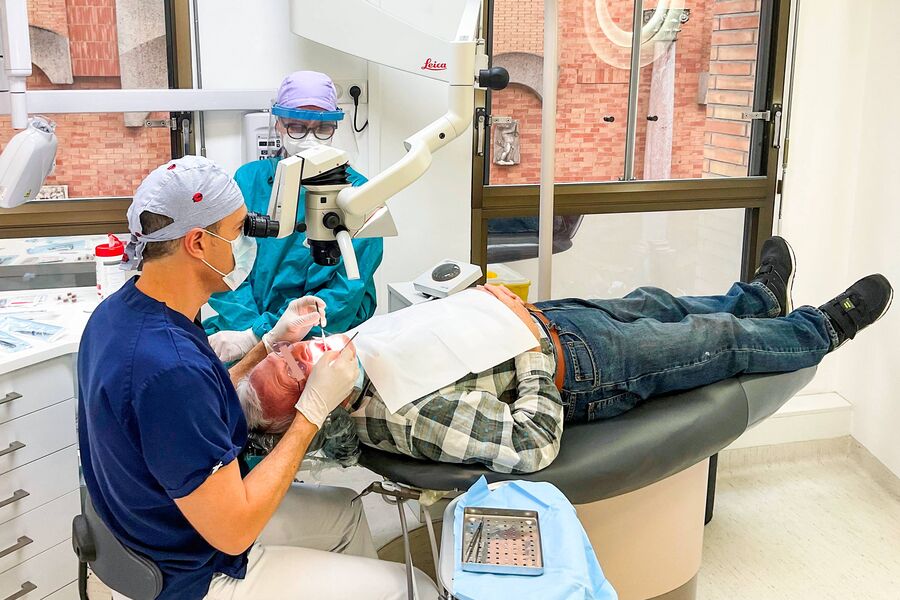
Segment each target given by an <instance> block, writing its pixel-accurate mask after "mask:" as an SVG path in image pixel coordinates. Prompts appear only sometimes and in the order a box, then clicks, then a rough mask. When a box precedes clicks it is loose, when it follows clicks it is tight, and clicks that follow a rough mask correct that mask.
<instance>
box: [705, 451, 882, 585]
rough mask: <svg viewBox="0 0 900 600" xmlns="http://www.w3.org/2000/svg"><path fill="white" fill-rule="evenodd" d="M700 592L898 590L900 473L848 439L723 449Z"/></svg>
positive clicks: (707, 534) (707, 532)
mask: <svg viewBox="0 0 900 600" xmlns="http://www.w3.org/2000/svg"><path fill="white" fill-rule="evenodd" d="M699 587H700V594H699V599H700V600H745V599H746V600H751V599H752V600H769V599H772V600H794V599H797V600H831V599H835V600H837V599H841V600H850V599H852V600H856V599H860V600H863V599H864V600H896V599H898V598H900V480H898V479H897V478H896V477H894V476H893V475H891V474H890V472H888V471H887V469H885V468H884V466H883V465H881V464H880V463H878V462H877V461H876V460H875V459H874V458H872V456H871V455H870V454H869V453H868V452H866V451H865V450H864V449H863V448H861V447H859V446H858V445H857V444H856V443H855V442H854V441H853V440H852V439H850V438H843V439H840V440H835V441H832V442H828V443H822V442H814V443H806V444H791V445H785V446H773V447H768V448H750V449H746V450H738V451H735V452H734V453H732V454H730V455H727V456H725V455H723V457H722V460H721V462H720V471H719V483H718V494H717V499H716V513H715V518H714V519H713V521H712V523H710V524H709V525H708V526H707V527H706V534H705V544H704V556H703V567H702V569H701V571H700V586H699Z"/></svg>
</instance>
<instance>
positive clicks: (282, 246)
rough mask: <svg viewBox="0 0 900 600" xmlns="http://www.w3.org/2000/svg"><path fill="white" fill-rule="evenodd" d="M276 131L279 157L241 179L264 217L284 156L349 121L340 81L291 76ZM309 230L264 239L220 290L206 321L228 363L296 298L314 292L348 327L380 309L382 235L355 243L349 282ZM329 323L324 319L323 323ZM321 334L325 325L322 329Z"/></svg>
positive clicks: (355, 180)
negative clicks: (251, 263) (236, 279)
mask: <svg viewBox="0 0 900 600" xmlns="http://www.w3.org/2000/svg"><path fill="white" fill-rule="evenodd" d="M272 114H273V116H275V117H276V119H277V120H276V124H275V129H276V131H277V132H278V134H279V135H280V137H281V140H282V151H281V154H280V156H278V157H275V158H268V159H263V160H257V161H253V162H250V163H247V164H245V165H244V166H242V167H241V168H240V169H238V170H237V173H236V174H235V180H236V181H237V183H238V186H240V188H241V192H243V194H244V200H245V202H246V204H247V208H248V209H249V210H251V211H253V212H256V213H261V214H265V213H266V212H267V211H268V208H269V197H270V196H271V194H272V184H273V181H274V177H275V168H276V166H277V164H278V161H280V160H281V159H282V158H284V157H285V156H293V155H295V154H297V153H299V152H302V151H303V150H306V149H308V148H311V147H312V146H315V145H317V144H325V145H330V144H331V143H332V141H333V139H334V134H335V132H336V131H337V128H338V126H339V123H340V122H341V121H342V120H343V118H344V113H343V111H340V110H338V106H337V96H336V92H335V87H334V83H333V82H332V81H331V78H330V77H328V76H327V75H325V74H324V73H317V72H315V71H297V72H296V73H292V74H290V75H288V76H287V77H285V79H284V81H282V83H281V87H280V88H279V89H278V97H277V100H276V103H275V105H274V106H273V107H272ZM348 171H349V174H350V182H351V184H352V185H354V186H360V185H362V184H363V183H365V182H366V178H365V177H363V176H362V175H360V174H359V173H357V172H356V171H354V170H352V169H348ZM300 194H301V198H300V211H299V213H300V214H301V215H303V214H305V211H304V207H305V198H304V196H305V190H301V192H300ZM305 240H306V236H305V235H304V234H300V233H297V234H294V235H291V236H288V237H286V238H281V239H277V238H264V239H260V240H259V241H258V254H257V259H256V265H255V267H254V269H253V271H251V272H250V276H249V277H248V278H247V281H245V282H244V283H243V284H241V286H240V287H238V288H237V289H236V290H233V291H230V292H225V293H221V294H214V295H213V297H212V298H211V299H210V301H209V304H210V306H211V307H212V308H213V309H214V310H215V311H216V312H217V313H218V315H217V316H214V317H211V318H208V319H206V320H205V321H204V323H203V326H204V327H205V328H206V332H207V333H208V334H210V344H211V345H212V347H213V350H215V352H216V354H217V355H218V356H219V358H221V359H222V360H223V361H225V362H232V361H235V360H238V359H239V358H241V357H242V356H244V354H246V353H247V352H248V351H249V350H250V349H251V348H252V347H253V346H254V345H255V344H256V343H257V342H259V340H260V339H261V338H262V336H263V335H264V334H265V333H266V332H267V331H269V330H270V329H271V328H272V326H273V325H274V324H275V323H276V322H277V321H278V319H279V318H280V317H281V315H282V314H283V313H284V310H285V309H286V308H287V306H288V304H289V303H290V302H291V300H293V299H294V298H299V297H300V296H305V295H315V296H317V297H319V298H321V299H322V300H323V301H324V302H325V305H326V306H327V308H328V321H327V326H328V328H329V329H330V330H332V331H346V330H348V329H350V328H352V327H354V326H356V325H358V324H360V323H362V322H363V321H365V320H366V319H368V318H369V317H371V316H372V315H373V314H374V313H375V302H376V300H375V283H374V280H373V276H374V274H375V270H376V269H377V268H378V265H380V264H381V258H382V253H383V252H382V248H383V244H382V240H381V238H372V239H361V240H354V241H353V247H354V249H355V250H356V257H357V261H358V262H359V274H360V278H359V279H358V280H349V279H347V274H346V271H345V269H344V263H343V260H342V261H341V262H339V263H338V264H337V265H335V266H333V267H325V266H321V265H317V264H316V263H315V262H313V260H312V256H311V254H310V251H309V249H308V248H307V247H306V246H304V245H303V242H304V241H305ZM322 326H323V327H325V324H324V323H323V324H322ZM316 332H318V330H317V331H316Z"/></svg>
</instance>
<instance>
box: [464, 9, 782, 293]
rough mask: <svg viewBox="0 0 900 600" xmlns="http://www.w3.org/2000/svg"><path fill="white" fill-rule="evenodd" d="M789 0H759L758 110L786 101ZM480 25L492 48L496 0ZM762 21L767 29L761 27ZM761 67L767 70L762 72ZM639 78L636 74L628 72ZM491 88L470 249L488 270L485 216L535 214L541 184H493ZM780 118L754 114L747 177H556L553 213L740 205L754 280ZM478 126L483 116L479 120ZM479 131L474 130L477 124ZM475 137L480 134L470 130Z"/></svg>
mask: <svg viewBox="0 0 900 600" xmlns="http://www.w3.org/2000/svg"><path fill="white" fill-rule="evenodd" d="M790 5H791V3H790V1H789V0H762V4H761V7H760V36H759V49H758V55H757V65H758V67H757V85H756V90H755V93H754V100H753V109H754V110H773V108H774V107H775V106H776V105H784V97H783V96H784V92H785V67H786V61H787V49H788V40H789V21H790V8H791V7H790ZM485 6H486V10H485V11H484V14H483V23H482V26H483V28H484V31H485V32H486V35H485V40H486V47H487V48H488V52H489V53H491V51H492V48H493V32H492V22H491V17H492V15H493V11H494V2H493V0H486V2H485ZM764 27H765V30H764ZM763 67H764V68H765V73H763ZM631 79H632V82H633V83H632V85H636V81H637V78H631ZM490 102H491V98H490V91H479V92H478V93H477V94H476V108H480V109H481V111H476V114H480V115H481V116H482V117H483V118H484V122H485V123H487V124H486V125H485V126H484V128H485V130H484V135H483V136H482V137H483V139H484V144H485V145H484V153H483V155H479V150H480V149H479V148H477V147H473V152H472V221H471V222H472V232H471V257H470V260H471V262H472V263H474V264H478V265H480V266H481V268H482V270H483V271H485V272H486V271H487V243H488V221H489V220H490V219H494V218H501V217H521V216H526V217H529V216H537V215H538V197H539V190H540V186H539V185H537V184H527V185H490V184H489V183H488V182H487V177H488V173H489V169H490V167H489V164H490V152H489V151H488V150H489V149H490V148H491V139H490V135H491V128H490V125H489V123H490ZM776 125H777V124H776V122H775V120H774V119H772V120H770V121H761V120H755V121H753V125H752V128H751V148H752V150H753V151H752V152H751V161H750V168H751V169H753V170H751V171H750V172H751V173H752V172H754V171H756V172H757V173H758V174H756V175H750V176H748V177H734V178H710V179H671V180H660V181H636V180H635V181H621V182H619V181H611V182H599V183H558V184H556V185H555V186H554V214H556V215H588V214H618V213H630V212H648V213H649V212H662V211H676V210H712V209H726V208H743V209H745V211H746V217H745V221H744V244H743V256H742V264H741V273H742V277H743V278H744V279H745V280H749V279H750V278H751V277H752V275H753V272H754V270H755V268H756V265H757V264H758V258H759V252H760V248H761V246H762V242H763V241H765V240H766V239H767V238H768V237H769V236H770V235H771V233H772V230H773V226H774V221H775V200H776V188H777V179H778V177H779V165H778V158H779V157H778V154H779V153H778V149H777V148H775V147H773V145H772V141H773V139H774V137H775V136H779V135H780V132H778V131H776V130H775V127H776ZM475 126H476V128H477V127H478V126H479V122H478V121H477V120H476V123H475ZM476 133H477V132H476ZM473 137H474V138H475V140H476V142H475V143H476V144H477V140H478V138H479V136H478V135H475V136H473Z"/></svg>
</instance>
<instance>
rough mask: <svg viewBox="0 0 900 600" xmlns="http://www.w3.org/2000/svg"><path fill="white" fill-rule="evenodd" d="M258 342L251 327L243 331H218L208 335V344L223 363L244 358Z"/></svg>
mask: <svg viewBox="0 0 900 600" xmlns="http://www.w3.org/2000/svg"><path fill="white" fill-rule="evenodd" d="M258 343H259V338H258V337H256V334H255V333H253V330H252V329H247V330H244V331H218V332H216V333H214V334H212V335H211V336H209V345H210V346H212V349H213V352H215V353H216V356H218V357H219V360H221V361H222V362H224V363H230V362H234V361H236V360H240V359H242V358H244V355H245V354H247V353H248V352H250V351H251V350H252V349H253V346H255V345H257V344H258Z"/></svg>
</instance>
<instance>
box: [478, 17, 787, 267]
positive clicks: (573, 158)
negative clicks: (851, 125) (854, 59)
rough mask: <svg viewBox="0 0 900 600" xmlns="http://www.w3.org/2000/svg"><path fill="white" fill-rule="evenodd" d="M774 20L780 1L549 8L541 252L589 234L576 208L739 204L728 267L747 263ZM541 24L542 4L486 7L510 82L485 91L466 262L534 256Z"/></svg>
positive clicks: (777, 94) (778, 76)
mask: <svg viewBox="0 0 900 600" xmlns="http://www.w3.org/2000/svg"><path fill="white" fill-rule="evenodd" d="M788 13H789V3H787V2H782V1H781V0H700V1H699V2H695V3H685V2H683V0H665V1H664V0H574V1H572V2H559V3H558V24H559V31H558V34H559V40H558V46H559V65H558V69H559V70H558V93H557V115H556V131H557V146H556V170H555V193H554V196H555V199H554V204H555V214H556V217H555V219H554V253H555V254H561V253H564V252H566V251H568V249H569V248H571V247H573V245H574V246H578V245H579V242H578V241H576V240H577V236H585V235H588V236H589V235H591V234H590V233H589V232H590V228H585V227H580V226H579V225H580V220H581V219H584V218H586V216H587V215H592V214H610V213H633V212H641V213H649V212H656V211H681V210H724V209H741V212H744V213H745V216H746V222H745V223H744V224H743V228H741V227H738V228H736V229H735V228H731V231H732V232H741V233H743V242H744V244H743V253H742V256H741V257H740V260H739V264H738V266H737V271H738V272H741V273H743V274H744V275H747V274H748V273H749V272H750V271H751V270H752V267H753V265H754V263H755V259H756V256H757V248H758V247H759V244H760V242H761V240H763V239H765V238H766V237H768V235H769V234H770V232H771V229H772V224H773V219H774V199H775V183H776V175H777V168H776V167H777V158H778V151H777V148H775V147H773V144H772V140H776V139H778V135H779V132H778V131H777V130H776V127H777V125H778V122H779V117H780V112H779V111H780V104H781V98H782V87H783V83H784V64H785V58H786V47H787V31H788V27H787V20H788ZM543 18H544V3H543V1H542V0H494V2H493V3H492V11H490V14H488V15H486V22H485V27H486V29H487V31H488V39H489V47H490V52H491V61H492V64H493V65H495V66H504V67H506V68H507V70H508V71H509V73H510V85H509V87H508V88H507V89H505V90H502V91H500V92H487V93H486V94H484V96H485V97H484V112H485V115H486V117H488V118H487V119H486V122H488V123H490V125H489V126H488V127H487V132H486V133H487V135H486V136H484V137H485V138H486V139H487V143H486V145H485V147H484V148H482V149H477V150H479V151H480V152H481V153H482V154H481V155H479V154H478V152H476V157H475V159H474V163H473V165H474V168H473V173H474V181H473V211H474V212H473V237H472V248H473V261H475V262H481V263H486V262H490V261H491V260H492V258H495V257H497V256H505V257H506V258H505V260H512V259H514V258H519V259H530V258H533V257H534V256H536V255H537V221H536V219H535V215H536V214H537V199H538V185H537V184H538V181H539V177H540V151H541V125H542V124H541V106H542V95H543V90H542V83H543V66H544V65H543V62H544V61H543V35H544V32H543V29H544V27H543ZM635 29H637V30H639V31H640V32H641V33H640V42H639V44H637V45H636V46H637V53H636V54H633V47H634V46H635V44H634V42H635V40H634V37H633V36H632V31H634V30H635ZM594 230H595V231H599V230H598V229H597V228H594ZM509 240H511V241H512V244H506V242H507V241H509ZM504 244H505V245H506V247H507V248H513V247H515V248H516V249H517V252H518V254H517V255H516V256H515V257H513V256H512V255H509V254H508V253H507V254H504V253H503V252H499V253H498V248H500V247H502V246H504ZM581 245H582V246H583V245H584V244H581ZM560 260H562V257H561V256H560Z"/></svg>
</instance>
